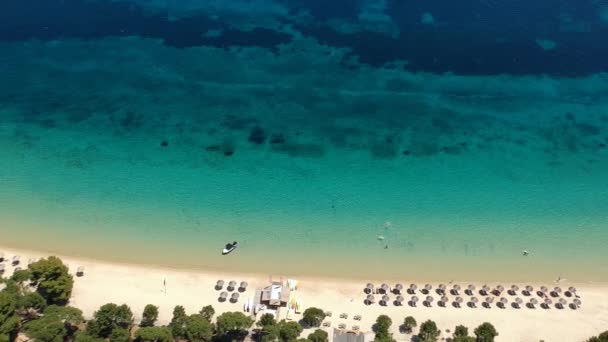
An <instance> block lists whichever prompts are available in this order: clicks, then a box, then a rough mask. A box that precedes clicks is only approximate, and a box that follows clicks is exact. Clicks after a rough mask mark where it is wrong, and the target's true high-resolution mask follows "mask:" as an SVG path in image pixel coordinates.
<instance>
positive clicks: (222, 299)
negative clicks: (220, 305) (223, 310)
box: [218, 291, 239, 303]
mask: <svg viewBox="0 0 608 342" xmlns="http://www.w3.org/2000/svg"><path fill="white" fill-rule="evenodd" d="M227 299H228V292H226V291H222V292H220V297H219V298H218V301H219V302H225V301H226V300H227ZM238 301H239V293H238V292H233V293H232V295H231V296H230V302H231V303H236V302H238Z"/></svg>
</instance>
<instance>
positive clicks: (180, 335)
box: [169, 305, 188, 339]
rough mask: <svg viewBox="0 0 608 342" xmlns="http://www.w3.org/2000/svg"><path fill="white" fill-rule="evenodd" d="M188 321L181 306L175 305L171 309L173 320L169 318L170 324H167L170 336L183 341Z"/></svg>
mask: <svg viewBox="0 0 608 342" xmlns="http://www.w3.org/2000/svg"><path fill="white" fill-rule="evenodd" d="M187 319H188V315H186V310H185V309H184V307H183V306H181V305H177V306H176V307H175V308H174V309H173V318H171V322H170V323H169V328H171V334H172V335H173V337H174V338H176V339H185V338H186V320H187Z"/></svg>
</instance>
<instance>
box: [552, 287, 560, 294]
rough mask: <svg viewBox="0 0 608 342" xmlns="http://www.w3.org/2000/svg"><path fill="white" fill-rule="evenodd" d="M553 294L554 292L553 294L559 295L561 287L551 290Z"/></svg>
mask: <svg viewBox="0 0 608 342" xmlns="http://www.w3.org/2000/svg"><path fill="white" fill-rule="evenodd" d="M553 292H554V293H557V294H558V295H559V294H560V293H562V288H561V287H559V286H556V287H555V288H554V289H553Z"/></svg>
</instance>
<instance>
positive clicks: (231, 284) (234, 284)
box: [227, 280, 236, 291]
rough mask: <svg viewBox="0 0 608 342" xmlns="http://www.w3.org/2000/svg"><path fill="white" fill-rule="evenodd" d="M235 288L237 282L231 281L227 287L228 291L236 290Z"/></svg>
mask: <svg viewBox="0 0 608 342" xmlns="http://www.w3.org/2000/svg"><path fill="white" fill-rule="evenodd" d="M235 286H236V281H234V280H231V281H230V282H229V283H228V287H227V289H228V291H232V290H234V287H235Z"/></svg>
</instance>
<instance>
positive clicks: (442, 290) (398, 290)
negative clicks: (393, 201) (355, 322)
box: [364, 283, 578, 297]
mask: <svg viewBox="0 0 608 342" xmlns="http://www.w3.org/2000/svg"><path fill="white" fill-rule="evenodd" d="M432 289H433V286H432V285H431V284H425V285H424V287H422V288H421V289H420V292H422V293H423V294H429V293H430V292H431V290H432ZM403 290H404V286H403V284H396V285H395V286H394V287H393V288H391V287H390V286H389V285H388V284H382V285H380V287H379V288H378V289H377V290H376V288H375V287H374V284H372V283H368V284H367V285H366V286H365V289H364V292H365V293H366V294H373V293H379V294H384V295H386V294H388V293H390V292H392V293H394V294H397V295H401V294H403ZM417 290H419V289H418V285H416V284H410V286H409V287H408V288H407V289H406V290H405V292H407V293H409V294H415V293H416V291H417ZM462 290H463V289H462V287H461V286H460V285H458V284H454V285H452V286H451V288H450V289H448V287H447V286H446V285H445V284H439V285H438V286H437V288H436V289H435V291H436V292H437V294H440V295H445V294H447V293H448V292H449V293H451V294H452V295H455V296H458V295H459V294H460V293H461V291H462ZM476 290H477V287H476V286H475V285H473V284H469V285H468V286H467V287H466V288H465V289H464V293H465V294H467V295H469V296H473V294H474V293H475V291H476ZM504 291H505V287H504V286H502V285H498V286H496V287H494V288H492V287H490V286H488V285H483V286H482V287H481V288H479V294H480V295H482V296H488V295H490V294H493V295H495V296H497V297H498V296H501V295H502V293H503V292H504ZM519 291H520V288H519V286H517V285H512V286H511V287H510V288H509V289H508V290H507V293H508V294H509V295H511V296H516V295H517V293H518V292H519ZM533 293H534V287H533V286H531V285H527V286H525V287H523V288H522V289H521V294H522V295H524V296H531V295H532V294H533ZM536 293H537V294H538V296H539V297H546V296H547V295H550V296H551V297H559V296H561V294H562V288H561V287H559V286H556V287H554V288H553V289H552V290H549V288H548V287H546V286H541V287H540V288H539V289H538V291H537V292H536ZM565 295H566V296H567V297H572V296H575V297H578V296H577V293H576V288H575V287H573V286H571V287H569V288H568V290H567V291H566V292H565Z"/></svg>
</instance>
